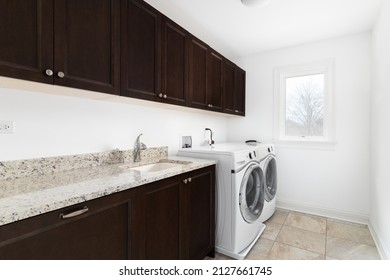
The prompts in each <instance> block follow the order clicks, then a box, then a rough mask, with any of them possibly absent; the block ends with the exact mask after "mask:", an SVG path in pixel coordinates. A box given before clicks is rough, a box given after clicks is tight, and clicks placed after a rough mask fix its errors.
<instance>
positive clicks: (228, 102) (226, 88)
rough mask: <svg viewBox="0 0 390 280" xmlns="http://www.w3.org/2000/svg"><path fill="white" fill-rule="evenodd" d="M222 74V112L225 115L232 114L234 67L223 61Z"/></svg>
mask: <svg viewBox="0 0 390 280" xmlns="http://www.w3.org/2000/svg"><path fill="white" fill-rule="evenodd" d="M223 66H224V67H223V73H224V77H223V78H224V83H223V98H224V99H223V100H224V107H223V109H224V112H226V113H230V114H231V113H234V99H235V97H234V94H235V88H234V84H235V80H234V78H235V75H234V71H235V68H236V66H235V65H234V64H233V63H231V62H229V61H225V63H224V65H223Z"/></svg>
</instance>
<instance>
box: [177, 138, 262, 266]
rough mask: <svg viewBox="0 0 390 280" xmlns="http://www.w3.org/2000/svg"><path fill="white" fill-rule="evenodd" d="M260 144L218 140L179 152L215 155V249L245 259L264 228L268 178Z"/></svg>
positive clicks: (182, 154) (192, 155) (187, 155)
mask: <svg viewBox="0 0 390 280" xmlns="http://www.w3.org/2000/svg"><path fill="white" fill-rule="evenodd" d="M260 154H261V153H260V152H259V151H258V149H257V147H251V146H248V145H245V144H234V143H227V144H218V145H214V146H213V147H209V146H207V147H198V148H187V149H182V150H180V151H179V152H178V155H179V156H186V157H194V158H209V159H216V160H217V161H218V162H217V165H216V238H215V243H216V247H215V249H216V251H217V252H220V253H222V254H224V255H227V256H230V257H232V258H235V259H244V258H245V256H246V255H247V254H248V252H249V251H250V249H251V248H252V247H253V245H254V244H255V243H256V241H257V240H258V239H259V237H260V235H261V234H262V233H263V231H264V229H265V225H264V224H263V223H262V222H261V221H260V217H261V214H262V211H263V207H264V202H265V193H264V190H265V186H264V183H265V178H264V172H263V170H262V169H261V167H260V164H259V162H260V156H261V155H260Z"/></svg>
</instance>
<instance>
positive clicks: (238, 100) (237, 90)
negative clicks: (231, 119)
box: [234, 67, 245, 116]
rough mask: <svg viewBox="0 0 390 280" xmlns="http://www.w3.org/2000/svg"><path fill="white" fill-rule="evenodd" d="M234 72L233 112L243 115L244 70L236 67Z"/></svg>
mask: <svg viewBox="0 0 390 280" xmlns="http://www.w3.org/2000/svg"><path fill="white" fill-rule="evenodd" d="M234 73H235V76H234V113H235V114H237V115H241V116H245V71H244V70H242V69H241V68H239V67H236V68H235V72H234Z"/></svg>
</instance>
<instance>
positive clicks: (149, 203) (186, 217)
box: [0, 166, 215, 260]
mask: <svg viewBox="0 0 390 280" xmlns="http://www.w3.org/2000/svg"><path fill="white" fill-rule="evenodd" d="M214 176H215V171H214V166H210V167H205V168H202V169H199V170H195V171H192V172H188V173H185V174H182V175H178V176H175V177H171V178H168V179H164V180H161V181H157V182H154V183H151V184H147V185H145V186H140V187H137V188H133V189H130V190H127V191H123V192H119V193H116V194H112V195H108V196H105V197H102V198H98V199H94V200H90V201H87V202H85V203H79V204H77V205H74V206H70V207H66V208H63V209H60V210H56V211H52V212H49V213H46V214H42V215H39V216H35V217H32V218H28V219H25V220H21V221H18V222H14V223H11V224H7V225H3V226H0V259H9V260H12V259H36V260H40V259H48V260H54V259H63V260H67V259H73V260H82V259H92V260H98V259H105V260H107V259H117V260H119V259H202V258H204V257H205V256H206V255H209V256H212V257H213V255H214V196H215V195H214V181H215V179H214ZM189 178H191V179H189ZM188 179H189V180H188ZM189 181H190V182H189ZM184 182H186V183H184Z"/></svg>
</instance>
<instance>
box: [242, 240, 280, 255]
mask: <svg viewBox="0 0 390 280" xmlns="http://www.w3.org/2000/svg"><path fill="white" fill-rule="evenodd" d="M272 245H274V241H273V240H269V239H265V238H260V239H259V240H258V241H257V242H256V244H255V245H254V246H253V248H252V249H251V250H250V252H249V254H248V255H247V256H246V258H245V259H246V260H267V259H268V254H269V252H270V251H271V249H272Z"/></svg>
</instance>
